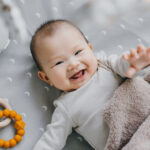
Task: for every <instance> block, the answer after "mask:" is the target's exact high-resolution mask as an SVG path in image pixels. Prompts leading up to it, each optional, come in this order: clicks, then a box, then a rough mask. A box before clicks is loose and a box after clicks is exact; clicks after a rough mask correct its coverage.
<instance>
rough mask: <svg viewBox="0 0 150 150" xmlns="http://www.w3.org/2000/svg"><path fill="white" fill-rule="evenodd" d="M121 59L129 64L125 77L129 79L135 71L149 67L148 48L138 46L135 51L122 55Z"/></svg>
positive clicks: (149, 49) (149, 56) (149, 52)
mask: <svg viewBox="0 0 150 150" xmlns="http://www.w3.org/2000/svg"><path fill="white" fill-rule="evenodd" d="M122 58H123V59H125V60H126V61H128V62H129V65H130V67H129V70H128V71H127V73H126V76H127V77H128V78H131V77H132V76H133V75H134V74H135V73H136V72H137V71H139V70H141V69H143V68H145V67H146V66H148V65H150V47H149V48H145V47H144V46H142V45H138V46H137V49H136V50H135V49H131V50H130V52H129V54H127V53H125V54H123V55H122Z"/></svg>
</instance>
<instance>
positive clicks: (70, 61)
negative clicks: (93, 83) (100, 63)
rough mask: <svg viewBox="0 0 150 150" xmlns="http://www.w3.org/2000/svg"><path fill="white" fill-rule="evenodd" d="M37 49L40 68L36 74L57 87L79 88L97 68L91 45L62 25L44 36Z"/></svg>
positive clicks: (72, 30) (76, 31) (74, 30)
mask: <svg viewBox="0 0 150 150" xmlns="http://www.w3.org/2000/svg"><path fill="white" fill-rule="evenodd" d="M40 49H42V52H41V51H38V56H39V59H40V63H41V65H42V67H43V71H39V72H38V76H39V77H40V78H41V79H42V80H44V81H46V82H47V83H49V84H50V85H52V86H55V87H56V88H58V89H60V90H63V91H72V90H76V89H78V88H80V87H81V86H82V85H84V84H85V83H86V82H87V81H88V80H89V79H90V78H91V77H92V76H93V74H94V73H95V72H96V70H97V59H96V57H95V55H94V53H93V48H92V46H91V45H90V44H88V43H86V41H85V39H84V38H83V36H82V35H81V33H80V32H79V31H78V30H76V29H74V28H72V27H63V28H61V29H59V30H58V31H56V33H55V34H54V35H52V36H51V37H46V38H44V40H43V41H42V44H41V45H40Z"/></svg>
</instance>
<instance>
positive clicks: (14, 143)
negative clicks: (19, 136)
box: [9, 139, 17, 147]
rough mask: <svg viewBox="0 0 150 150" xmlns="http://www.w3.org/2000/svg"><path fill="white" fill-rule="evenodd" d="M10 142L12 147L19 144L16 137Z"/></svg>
mask: <svg viewBox="0 0 150 150" xmlns="http://www.w3.org/2000/svg"><path fill="white" fill-rule="evenodd" d="M9 144H10V146H11V147H14V146H15V145H16V144H17V142H16V140H15V139H11V140H9Z"/></svg>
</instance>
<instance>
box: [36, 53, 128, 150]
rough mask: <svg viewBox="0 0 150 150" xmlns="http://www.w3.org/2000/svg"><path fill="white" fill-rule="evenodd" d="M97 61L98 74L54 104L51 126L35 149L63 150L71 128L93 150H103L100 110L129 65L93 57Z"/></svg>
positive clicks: (115, 59)
mask: <svg viewBox="0 0 150 150" xmlns="http://www.w3.org/2000/svg"><path fill="white" fill-rule="evenodd" d="M96 57H97V59H98V60H99V61H100V63H99V65H98V70H97V72H96V73H95V74H94V75H93V76H92V78H91V79H90V80H89V81H88V82H87V83H86V84H84V85H83V86H82V87H80V88H79V89H77V90H75V91H72V92H64V93H63V94H62V95H61V96H60V97H59V98H57V99H56V100H55V101H54V106H55V107H56V108H55V111H54V113H53V115H52V120H51V124H49V125H48V126H47V130H46V132H45V133H44V134H43V135H42V137H41V138H40V139H39V141H38V142H37V144H36V145H35V147H34V150H62V149H63V147H64V146H65V144H66V140H67V137H68V135H69V134H71V132H72V128H74V129H75V131H76V132H78V133H79V134H80V135H82V136H83V137H84V138H85V140H86V141H87V142H88V143H89V144H90V145H91V146H92V147H93V148H94V149H95V150H103V149H104V147H105V144H106V140H107V137H108V132H109V130H108V127H107V125H106V124H105V123H104V121H103V109H104V106H105V105H106V103H107V101H108V100H109V99H110V98H111V97H112V95H113V92H114V91H115V89H116V88H117V87H118V86H119V85H120V84H121V82H122V81H123V79H124V78H125V74H126V71H127V69H128V67H129V64H128V63H127V62H126V61H124V60H123V59H122V58H121V57H118V56H117V55H111V56H109V57H107V56H106V54H105V53H104V52H99V53H97V54H96Z"/></svg>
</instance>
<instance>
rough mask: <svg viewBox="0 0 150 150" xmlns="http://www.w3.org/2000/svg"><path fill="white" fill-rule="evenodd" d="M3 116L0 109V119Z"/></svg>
mask: <svg viewBox="0 0 150 150" xmlns="http://www.w3.org/2000/svg"><path fill="white" fill-rule="evenodd" d="M2 117H3V111H1V110H0V119H1V118H2Z"/></svg>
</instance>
